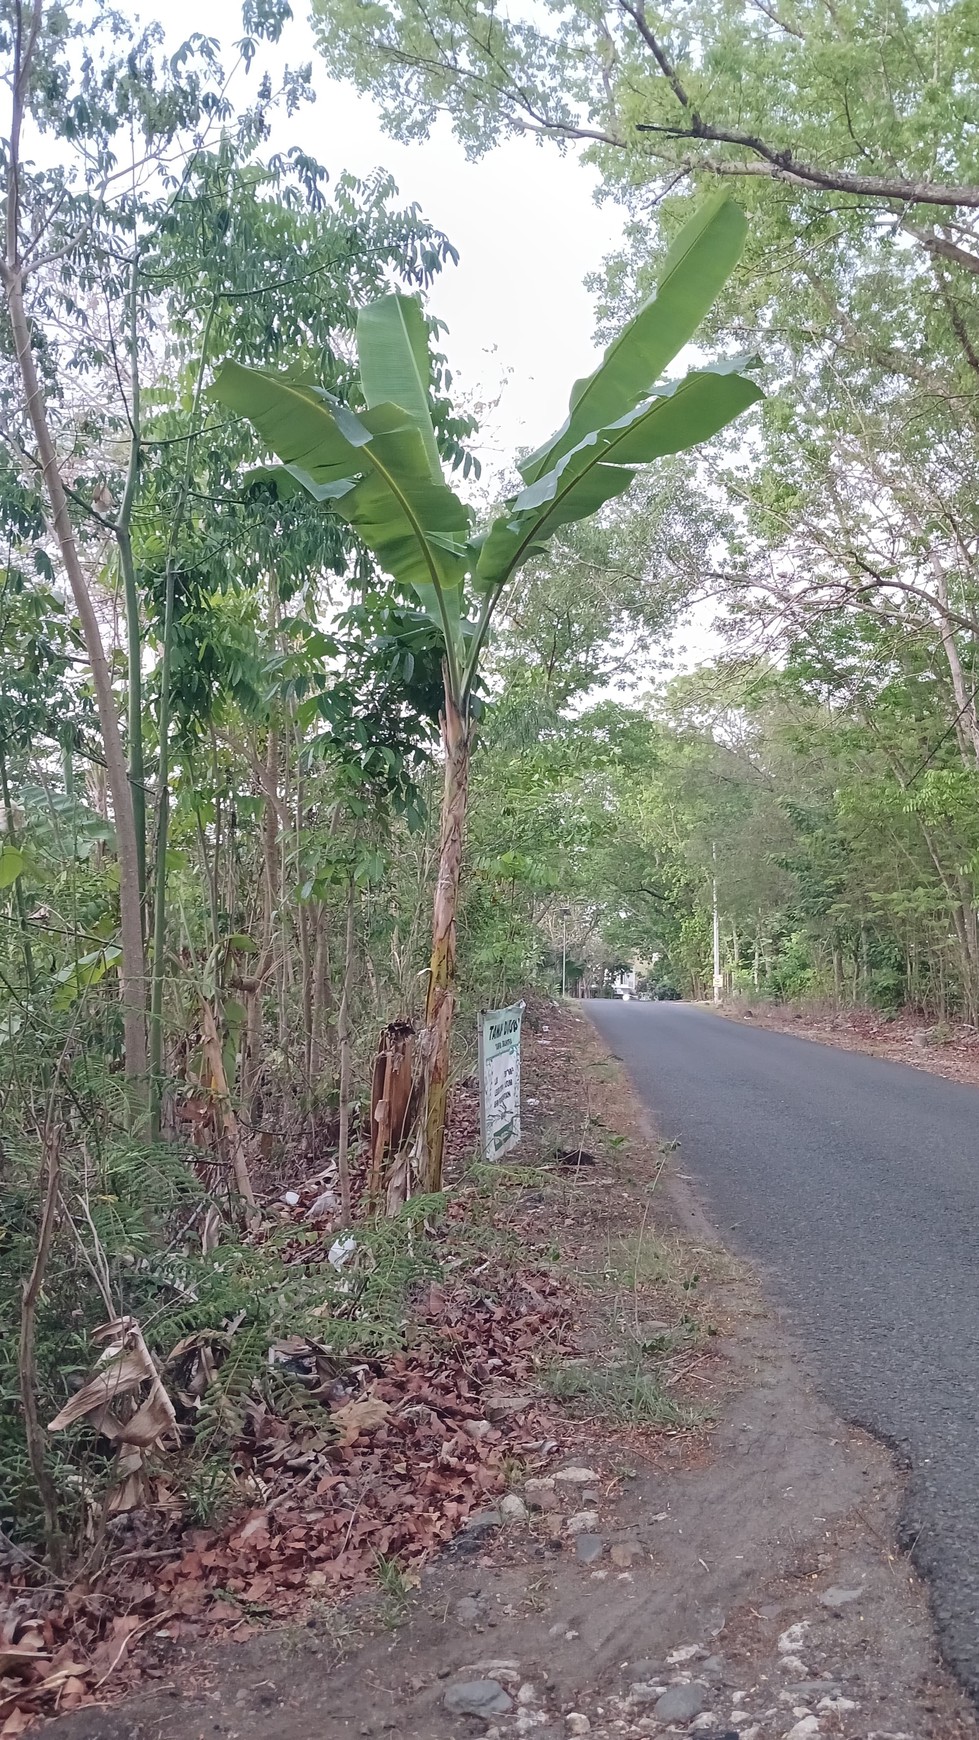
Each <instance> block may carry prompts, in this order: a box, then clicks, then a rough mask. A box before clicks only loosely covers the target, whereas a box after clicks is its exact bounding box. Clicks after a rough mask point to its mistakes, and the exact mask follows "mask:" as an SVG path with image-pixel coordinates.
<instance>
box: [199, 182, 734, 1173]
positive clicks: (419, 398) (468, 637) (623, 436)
mask: <svg viewBox="0 0 979 1740" xmlns="http://www.w3.org/2000/svg"><path fill="white" fill-rule="evenodd" d="M746 233H747V226H746V222H745V218H744V215H743V213H742V212H741V211H740V209H739V208H738V207H737V206H736V205H734V204H733V203H732V202H731V201H730V200H728V199H727V198H725V197H720V198H716V199H713V200H711V201H710V202H709V203H708V204H706V205H704V206H703V207H702V208H701V209H700V210H699V211H697V212H696V213H695V214H694V216H693V217H692V219H691V220H690V221H689V222H688V223H687V225H686V226H685V228H684V229H683V230H682V231H681V233H680V235H679V236H678V237H677V240H676V242H675V243H674V245H673V247H672V249H671V250H670V252H669V254H668V256H667V258H666V261H665V263H664V266H663V270H662V273H661V275H660V279H659V283H658V285H657V287H656V290H655V291H654V292H653V294H652V296H650V297H649V299H648V301H646V302H645V303H644V304H643V306H642V307H641V308H640V309H639V311H638V313H637V314H636V315H635V316H634V317H633V319H632V320H631V321H629V323H628V324H627V325H626V326H625V327H624V329H623V331H622V332H621V333H620V334H619V336H618V338H617V339H615V341H614V342H613V343H612V344H611V345H610V346H609V348H608V350H607V351H606V353H605V356H604V358H603V360H602V362H601V364H600V365H599V367H598V368H597V369H596V370H595V372H594V374H592V375H589V376H588V377H587V378H586V379H584V380H580V381H577V382H576V383H575V385H574V387H573V388H572V391H571V402H570V409H569V412H568V416H567V419H566V421H565V422H564V423H563V424H562V426H561V428H560V429H559V430H558V431H557V433H556V434H555V435H552V436H551V438H550V440H549V441H546V442H545V443H544V445H543V446H542V447H539V448H538V449H537V451H536V452H535V453H532V454H531V455H530V456H529V457H528V458H526V459H524V460H522V461H521V462H520V463H519V465H518V470H519V472H520V476H521V478H522V480H523V487H522V488H521V489H520V490H519V491H517V492H516V493H515V494H514V495H512V496H511V497H510V498H509V499H508V500H507V501H506V502H505V504H504V506H503V510H502V512H500V513H499V514H498V515H497V516H496V518H495V519H493V520H492V522H491V523H490V524H489V525H488V526H487V527H485V528H484V529H482V530H480V529H478V528H476V526H475V525H474V523H473V515H472V513H471V511H470V509H469V508H468V507H466V506H465V504H464V503H463V502H462V501H461V500H460V499H459V497H458V496H457V495H456V494H455V493H454V492H453V490H451V489H450V488H449V486H448V484H447V482H446V480H445V477H444V475H443V471H442V466H441V462H440V459H439V452H438V446H437V443H436V438H435V432H434V429H433V425H432V418H431V412H430V390H429V355H428V342H427V336H426V329H425V322H424V317H423V314H422V310H421V307H420V305H419V303H418V302H417V301H416V300H415V299H414V298H411V297H405V296H399V295H392V296H385V297H383V298H382V299H381V300H380V301H377V302H374V303H373V304H371V305H370V306H369V307H367V308H365V309H364V310H363V311H362V312H361V314H360V317H359V320H358V327H357V348H358V357H359V366H360V383H361V389H362V395H363V400H364V409H363V410H357V411H354V410H351V409H350V408H349V406H347V405H343V404H341V403H340V402H339V401H338V400H337V399H336V398H334V397H333V396H332V395H331V394H330V393H328V392H326V391H325V390H324V389H323V388H321V387H317V386H315V385H314V384H312V383H311V382H309V381H308V380H303V379H299V378H296V377H290V376H288V375H281V374H272V373H269V372H267V371H265V370H262V369H253V368H244V367H242V366H241V365H240V364H238V363H236V362H233V361H229V362H226V363H225V364H224V365H223V366H222V368H221V369H220V371H219V373H218V375H217V377H216V379H215V382H214V385H213V387H212V389H211V391H212V393H213V395H214V396H215V397H216V398H217V399H218V400H220V402H221V403H222V404H224V405H226V406H227V407H228V408H229V409H231V410H233V411H237V412H240V413H241V414H242V415H244V416H245V417H247V418H248V419H249V420H250V421H251V422H252V424H253V425H254V427H255V429H256V430H257V431H258V434H259V435H260V437H261V439H262V441H263V443H264V444H265V446H266V447H267V448H268V449H269V450H270V451H271V452H272V453H274V454H275V455H276V456H277V458H278V459H279V460H280V461H281V462H282V465H281V469H280V471H279V472H278V476H279V477H280V480H281V485H282V487H284V488H286V489H297V488H303V489H305V490H308V491H309V493H310V494H311V495H312V496H314V497H315V498H316V499H317V500H318V501H320V502H322V503H324V504H329V506H330V507H331V508H332V509H333V511H335V512H336V513H339V514H340V515H341V516H342V517H343V518H344V519H346V520H347V521H348V522H349V524H350V525H351V526H352V527H353V528H354V530H355V531H356V532H357V533H358V534H359V536H360V537H361V538H362V539H363V541H364V543H365V544H366V545H367V546H368V547H369V548H370V550H371V551H372V552H373V554H374V556H375V558H376V559H377V561H378V563H379V565H380V566H381V567H382V568H384V569H386V570H387V572H388V573H389V574H391V575H392V576H393V577H394V579H395V580H396V581H398V582H400V583H401V584H402V585H405V586H408V587H410V588H411V589H412V591H413V592H414V593H415V595H416V596H417V598H418V599H419V600H420V602H421V604H422V607H423V608H424V610H425V611H426V612H427V614H428V615H429V617H430V618H431V619H432V621H433V622H435V623H436V624H437V625H438V627H439V629H440V631H441V635H442V639H443V642H444V663H443V672H444V690H445V693H444V707H443V712H442V746H443V752H444V784H443V795H442V813H441V824H440V836H439V856H438V876H437V882H436V888H435V897H434V911H433V924H432V954H431V964H430V971H429V977H428V986H427V997H426V1010H425V1026H424V1031H423V1034H422V1036H421V1042H420V1045H419V1055H420V1058H421V1068H422V1078H421V1080H422V1097H421V1110H420V1115H419V1119H418V1123H417V1125H416V1128H415V1131H414V1135H413V1139H412V1152H411V1156H410V1166H411V1171H412V1172H413V1174H414V1181H416V1182H417V1183H418V1184H420V1186H421V1188H422V1189H424V1190H438V1189H439V1188H440V1187H441V1181H442V1149H443V1140H444V1134H445V1121H446V1096H447V1091H448V1078H449V1046H450V1037H451V1028H452V1015H453V1007H454V980H455V950H456V908H457V904H458V896H459V878H460V870H461V863H462V848H463V837H464V832H465V820H466V806H467V788H468V774H469V760H470V754H471V750H472V743H473V691H474V685H475V684H476V681H477V678H478V675H479V670H480V663H481V660H482V658H483V654H484V651H485V648H486V643H487V637H488V635H489V632H490V626H491V623H492V620H493V615H494V612H495V611H496V610H497V608H498V607H499V605H500V602H501V600H502V599H504V598H505V596H506V594H507V589H508V587H509V585H510V582H511V581H512V580H513V577H514V575H515V574H516V572H517V570H518V569H519V568H520V567H521V565H522V564H523V563H525V562H528V561H531V560H532V559H533V558H534V557H535V556H537V555H539V554H540V553H541V552H542V551H543V550H544V547H545V545H546V543H547V540H548V538H549V537H550V536H551V535H552V533H554V532H556V531H557V530H558V529H559V527H561V526H564V525H567V524H569V523H570V522H572V521H577V520H583V519H586V518H588V517H589V516H590V515H592V514H594V513H597V512H598V511H599V509H600V508H602V507H603V506H604V504H605V503H606V502H608V501H611V500H612V499H613V498H614V497H615V496H619V495H622V494H623V493H624V491H626V490H627V489H628V488H629V485H630V484H631V483H632V480H633V478H634V476H635V474H636V470H637V468H638V467H640V466H643V465H648V464H650V463H651V462H652V461H654V460H657V459H660V458H662V457H663V456H664V455H667V454H673V453H678V452H681V451H683V450H685V449H687V448H691V447H695V446H697V445H698V444H699V443H700V442H702V441H707V440H709V439H710V437H711V436H712V435H716V434H717V432H718V431H719V430H720V429H723V428H724V427H725V425H726V424H728V423H730V422H731V421H732V419H733V418H735V417H737V416H738V415H739V414H740V413H741V412H742V411H744V410H746V409H747V408H748V406H749V405H751V404H753V403H754V402H755V401H756V400H757V399H758V398H760V397H761V392H760V389H759V387H758V386H757V385H756V384H755V383H754V382H753V381H752V380H749V379H747V378H746V377H745V376H744V375H743V374H742V373H741V372H740V368H741V367H742V366H743V359H740V360H739V359H735V360H733V361H725V362H720V363H715V364H713V365H711V366H710V367H704V368H695V369H692V370H690V371H689V372H688V373H687V374H686V375H685V376H684V377H683V378H681V379H680V380H676V381H670V380H663V379H662V378H661V377H662V373H663V370H664V369H665V368H666V367H667V366H668V365H669V363H670V362H671V361H672V360H673V358H674V357H675V356H676V355H677V353H678V352H679V351H680V350H681V349H682V347H683V346H684V345H685V344H686V343H687V342H688V340H689V339H691V338H692V337H693V335H694V333H695V332H696V329H697V327H698V326H699V324H700V322H701V320H702V319H703V317H704V315H705V314H706V313H707V312H708V310H709V309H710V307H711V305H712V304H713V302H714V301H715V300H716V298H717V296H718V294H719V292H720V290H721V289H722V287H723V285H724V283H725V281H726V280H727V278H728V277H729V275H730V273H731V272H732V270H733V269H734V266H735V265H736V263H737V261H738V259H739V258H740V255H741V251H742V248H743V246H744V241H745V236H746ZM407 1165H408V1162H407V1160H406V1161H405V1163H404V1170H403V1173H402V1179H403V1187H404V1188H407V1187H408V1183H409V1181H408V1178H407Z"/></svg>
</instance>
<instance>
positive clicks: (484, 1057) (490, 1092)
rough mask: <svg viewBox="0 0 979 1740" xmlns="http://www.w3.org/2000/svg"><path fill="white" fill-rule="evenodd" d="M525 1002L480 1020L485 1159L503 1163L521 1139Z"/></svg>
mask: <svg viewBox="0 0 979 1740" xmlns="http://www.w3.org/2000/svg"><path fill="white" fill-rule="evenodd" d="M523 1012H524V1005H523V1003H511V1005H510V1007H509V1009H484V1010H483V1012H482V1014H481V1015H480V1017H479V1134H480V1141H481V1145H482V1152H483V1159H484V1160H501V1159H502V1158H503V1155H504V1154H509V1152H510V1149H511V1148H515V1147H516V1146H517V1143H518V1142H519V1140H520V1023H521V1020H522V1018H523Z"/></svg>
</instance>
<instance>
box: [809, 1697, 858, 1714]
mask: <svg viewBox="0 0 979 1740" xmlns="http://www.w3.org/2000/svg"><path fill="white" fill-rule="evenodd" d="M856 1707H857V1706H856V1704H855V1703H854V1701H853V1699H852V1698H820V1700H819V1703H818V1704H817V1705H816V1708H817V1710H826V1711H828V1712H829V1714H830V1715H832V1716H848V1715H849V1714H850V1712H851V1711H852V1710H855V1709H856Z"/></svg>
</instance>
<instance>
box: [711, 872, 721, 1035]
mask: <svg viewBox="0 0 979 1740" xmlns="http://www.w3.org/2000/svg"><path fill="white" fill-rule="evenodd" d="M711 857H712V859H713V861H714V878H713V893H714V1002H715V1003H719V1002H720V1000H721V989H722V986H723V983H724V981H723V979H722V977H721V921H720V919H719V917H718V914H717V841H716V840H715V841H714V843H713V845H712V846H711Z"/></svg>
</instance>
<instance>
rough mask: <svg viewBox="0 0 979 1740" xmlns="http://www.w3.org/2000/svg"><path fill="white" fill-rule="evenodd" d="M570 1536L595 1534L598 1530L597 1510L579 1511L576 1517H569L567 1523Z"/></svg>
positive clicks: (566, 1526)
mask: <svg viewBox="0 0 979 1740" xmlns="http://www.w3.org/2000/svg"><path fill="white" fill-rule="evenodd" d="M564 1526H565V1528H566V1529H567V1531H568V1534H569V1535H586V1534H594V1532H595V1530H596V1529H597V1528H598V1512H597V1510H579V1511H576V1512H575V1514H574V1516H569V1517H568V1520H567V1522H566V1523H565V1525H564Z"/></svg>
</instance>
